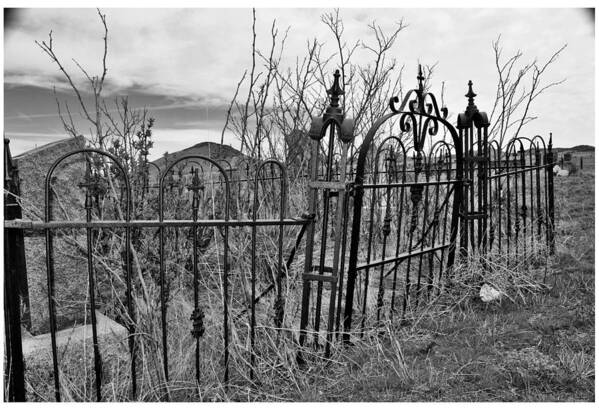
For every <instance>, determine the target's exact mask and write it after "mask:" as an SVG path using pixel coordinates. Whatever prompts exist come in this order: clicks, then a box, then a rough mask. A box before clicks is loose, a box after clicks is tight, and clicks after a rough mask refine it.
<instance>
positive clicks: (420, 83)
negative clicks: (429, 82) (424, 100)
mask: <svg viewBox="0 0 599 410" xmlns="http://www.w3.org/2000/svg"><path fill="white" fill-rule="evenodd" d="M416 79H417V80H418V89H419V90H420V91H421V92H422V91H424V74H423V73H422V64H418V76H417V77H416Z"/></svg>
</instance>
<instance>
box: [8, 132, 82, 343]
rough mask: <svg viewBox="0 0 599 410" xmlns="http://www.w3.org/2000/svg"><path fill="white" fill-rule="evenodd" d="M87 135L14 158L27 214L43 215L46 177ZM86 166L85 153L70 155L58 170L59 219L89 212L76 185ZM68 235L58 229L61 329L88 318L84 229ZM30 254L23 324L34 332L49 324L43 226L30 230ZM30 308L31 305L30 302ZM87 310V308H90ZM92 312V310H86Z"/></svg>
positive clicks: (55, 183)
mask: <svg viewBox="0 0 599 410" xmlns="http://www.w3.org/2000/svg"><path fill="white" fill-rule="evenodd" d="M84 146H85V140H84V138H83V137H78V138H67V139H63V140H60V141H56V142H52V143H50V144H46V145H44V146H41V147H38V148H35V149H33V150H30V151H27V152H25V153H23V154H21V155H18V156H16V157H15V158H14V163H15V164H16V166H17V168H18V170H19V182H20V191H21V206H22V209H23V219H26V220H27V219H29V220H34V221H41V220H44V215H45V207H44V203H45V200H44V198H45V178H46V174H47V173H48V171H49V169H50V167H51V166H52V164H53V163H54V162H55V161H56V160H57V159H58V158H59V157H61V156H62V155H64V154H66V153H67V152H71V151H74V150H76V149H80V148H83V147H84ZM84 172H85V162H84V159H83V156H82V155H75V156H73V157H70V158H68V159H67V160H66V161H65V162H64V163H63V164H62V165H61V166H59V167H58V168H57V169H56V171H55V173H54V175H55V179H54V180H53V187H54V188H55V198H56V200H55V202H54V213H53V215H54V217H53V219H55V220H65V219H82V218H83V217H84V215H85V214H84V207H83V205H84V193H83V192H82V191H81V190H80V189H79V188H78V187H77V184H78V183H79V182H80V180H81V179H82V177H83V175H84ZM77 236H78V238H76V239H75V241H73V240H65V238H63V237H61V235H56V237H55V242H54V258H55V265H54V266H55V282H54V283H55V301H56V319H57V327H58V329H57V330H61V329H65V328H68V327H72V326H76V325H79V324H83V323H84V322H89V313H90V312H89V307H87V308H86V301H87V299H88V296H87V295H88V293H87V289H88V281H87V265H86V262H85V256H84V255H82V252H81V250H80V245H78V244H80V243H81V242H82V241H81V239H84V235H82V234H81V233H79V234H78V235H77ZM25 260H26V266H27V283H28V295H23V296H25V297H24V298H23V299H25V300H26V299H27V296H28V299H29V311H25V312H23V314H22V316H23V317H24V318H27V320H25V321H24V325H25V327H26V328H27V330H29V332H31V333H32V334H33V335H38V334H42V333H47V332H49V330H50V323H49V314H48V312H49V307H48V287H47V282H48V279H47V270H46V240H45V236H44V232H43V231H27V230H26V231H25ZM25 308H26V307H25ZM86 311H87V312H86ZM86 313H87V315H86Z"/></svg>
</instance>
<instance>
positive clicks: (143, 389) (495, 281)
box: [26, 167, 595, 401]
mask: <svg viewBox="0 0 599 410" xmlns="http://www.w3.org/2000/svg"><path fill="white" fill-rule="evenodd" d="M589 168H590V167H585V168H584V169H583V170H581V171H580V172H578V173H577V174H576V175H575V176H571V177H569V178H566V179H564V180H556V201H557V203H556V210H557V215H556V219H557V249H556V255H555V256H554V257H551V258H550V259H549V265H548V268H547V269H546V268H545V260H544V256H543V255H546V251H544V250H542V249H537V251H539V252H535V253H536V254H538V255H541V257H540V258H539V259H538V260H536V261H535V260H532V261H529V262H528V263H526V264H522V263H520V264H515V263H514V262H513V259H509V260H510V261H511V262H509V264H508V262H507V261H506V260H502V259H501V258H500V256H499V255H490V256H489V257H488V259H487V260H486V261H484V262H485V266H486V268H485V269H483V268H482V265H481V262H482V261H476V260H471V261H469V263H467V264H462V265H461V266H457V267H456V274H455V275H454V276H453V277H452V279H451V280H450V281H448V282H447V283H446V284H445V286H444V289H443V292H441V295H440V296H439V297H437V298H433V299H432V300H430V301H429V302H428V303H423V304H421V305H420V306H419V309H418V310H417V311H415V312H412V317H411V318H410V319H411V320H409V321H406V322H405V323H404V324H403V325H402V326H399V325H397V323H391V322H388V321H387V322H383V323H382V324H381V326H380V327H377V328H367V329H365V332H364V335H363V337H362V338H360V337H359V335H357V334H356V335H353V336H354V337H353V344H352V345H350V346H344V345H343V344H342V343H341V342H340V341H334V343H333V345H332V355H331V357H330V358H328V359H325V358H324V357H323V352H322V349H314V348H313V347H312V346H310V347H306V348H305V349H303V351H302V354H303V357H304V358H305V359H306V363H305V364H303V365H301V366H300V365H298V363H297V361H296V357H297V354H298V352H299V348H298V346H297V343H296V339H297V328H298V324H299V323H298V320H299V302H298V298H299V293H300V291H299V289H301V287H300V286H299V284H300V281H299V279H298V278H299V274H300V269H301V266H300V264H298V263H296V264H295V265H293V269H292V271H291V272H290V273H289V275H290V280H288V281H287V284H286V289H285V296H286V304H287V310H286V317H285V320H284V329H275V328H273V327H272V326H271V324H272V323H273V322H272V303H273V298H272V297H271V296H269V297H267V298H266V299H265V300H264V301H263V302H261V303H260V304H259V308H258V329H257V336H256V349H255V352H256V365H255V368H254V373H255V377H254V379H250V377H249V367H250V366H249V358H250V351H249V341H248V340H249V339H248V327H247V316H242V317H241V318H240V319H239V320H238V321H235V322H234V323H233V324H232V326H233V331H232V337H231V343H232V346H231V358H230V368H231V379H230V383H229V384H228V385H224V384H223V382H222V376H223V367H222V361H223V357H222V336H221V334H222V328H221V320H222V311H221V310H220V303H221V299H220V293H219V290H218V285H217V284H216V282H214V280H213V279H214V277H215V276H214V275H215V273H216V272H214V273H213V274H208V275H205V278H206V280H207V281H209V280H212V282H211V283H209V282H204V283H203V286H204V289H209V290H210V291H209V292H207V293H206V294H204V296H203V299H202V304H203V305H204V306H206V308H207V309H208V310H207V318H206V329H207V331H206V334H205V335H204V337H203V338H202V339H201V342H200V352H201V354H200V373H201V376H200V382H199V384H197V383H196V382H195V374H194V373H195V368H194V360H195V348H194V340H193V339H192V337H191V335H190V332H189V331H190V321H189V316H190V314H191V311H192V308H193V306H192V303H191V302H190V301H191V300H192V299H191V298H190V293H189V289H187V290H185V289H184V288H185V287H186V286H187V287H188V284H186V282H185V281H182V282H181V286H182V289H179V291H177V292H174V294H173V296H172V299H171V301H170V303H169V316H168V329H169V339H168V340H169V361H170V363H169V369H170V379H169V381H168V383H167V382H166V381H165V378H164V374H163V372H162V370H161V369H162V358H161V346H160V326H159V323H160V316H159V310H152V309H149V310H148V311H149V312H152V313H147V314H145V315H142V316H141V317H140V318H139V319H140V329H139V330H140V336H139V340H140V349H139V360H138V391H139V392H140V394H139V396H138V397H137V398H136V399H137V400H141V401H156V400H164V399H166V398H167V393H168V397H169V398H170V400H172V401H593V400H594V398H595V392H594V379H595V369H594V358H595V350H594V330H595V329H594V312H595V309H594V292H595V289H594V274H593V273H594V190H593V188H591V187H593V186H594V172H593V170H592V169H589ZM298 255H301V252H299V253H298ZM299 257H300V259H301V256H299ZM241 265H242V266H245V269H247V265H243V264H241ZM210 278H212V279H210ZM233 282H234V283H233V290H232V293H233V295H234V300H233V303H232V304H233V305H235V304H237V307H236V308H234V309H233V316H235V313H236V312H238V311H239V310H238V309H239V306H241V305H242V304H243V289H242V287H243V284H242V282H240V281H237V282H236V281H233ZM481 282H486V283H489V284H492V285H493V286H494V287H495V288H496V289H498V290H500V291H501V292H502V294H503V297H502V298H501V300H499V301H494V302H490V303H483V302H481V300H480V298H479V297H478V292H479V290H480V283H481ZM236 309H237V310H236ZM309 340H310V338H309ZM82 347H83V346H72V347H71V348H70V350H69V352H68V353H64V354H62V355H61V359H62V360H61V368H62V369H63V371H64V375H63V384H62V392H63V400H76V401H80V400H94V399H95V393H94V389H93V386H94V385H93V383H94V376H93V360H92V355H91V346H90V345H89V344H88V345H87V347H86V349H85V351H84V350H83V348H82ZM103 358H104V362H105V366H104V371H103V374H104V380H103V382H104V387H103V399H104V400H109V401H127V400H131V397H130V391H129V390H130V382H131V381H130V375H129V365H130V361H129V355H128V352H127V347H126V341H120V342H119V343H116V344H114V343H113V344H111V345H110V346H106V347H104V348H103ZM84 363H85V365H83V364H84ZM26 377H27V391H28V399H29V400H38V401H46V400H53V398H54V396H53V381H52V373H51V362H50V359H49V357H48V356H46V357H36V358H35V359H34V360H29V361H28V362H27V373H26Z"/></svg>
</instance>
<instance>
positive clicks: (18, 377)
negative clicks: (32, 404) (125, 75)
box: [4, 138, 26, 402]
mask: <svg viewBox="0 0 599 410" xmlns="http://www.w3.org/2000/svg"><path fill="white" fill-rule="evenodd" d="M15 171H16V169H15V168H14V166H13V161H12V157H11V155H10V148H9V140H8V139H6V138H5V139H4V219H5V220H7V221H8V220H14V219H20V218H21V216H22V211H21V206H20V205H19V203H18V201H17V200H16V197H15V195H16V194H17V192H18V181H17V180H16V178H15V177H16V172H15ZM24 275H26V268H25V249H24V242H23V230H22V229H19V228H4V335H5V337H6V347H5V349H6V367H5V368H4V371H5V375H4V380H5V383H6V386H5V389H6V390H5V391H6V396H5V400H8V401H15V402H22V401H25V378H24V368H23V346H22V340H21V309H20V305H21V303H20V302H21V301H20V296H19V294H20V292H19V282H20V281H19V278H20V277H23V276H24Z"/></svg>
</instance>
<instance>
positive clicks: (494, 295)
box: [480, 283, 502, 302]
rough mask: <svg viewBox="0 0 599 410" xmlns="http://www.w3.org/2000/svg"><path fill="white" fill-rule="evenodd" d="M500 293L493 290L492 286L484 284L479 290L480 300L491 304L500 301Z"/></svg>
mask: <svg viewBox="0 0 599 410" xmlns="http://www.w3.org/2000/svg"><path fill="white" fill-rule="evenodd" d="M501 295H502V292H500V291H498V290H497V289H495V288H494V287H493V286H491V285H488V284H486V283H485V284H484V285H482V287H481V288H480V299H481V300H482V301H483V302H492V301H494V300H499V299H501Z"/></svg>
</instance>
